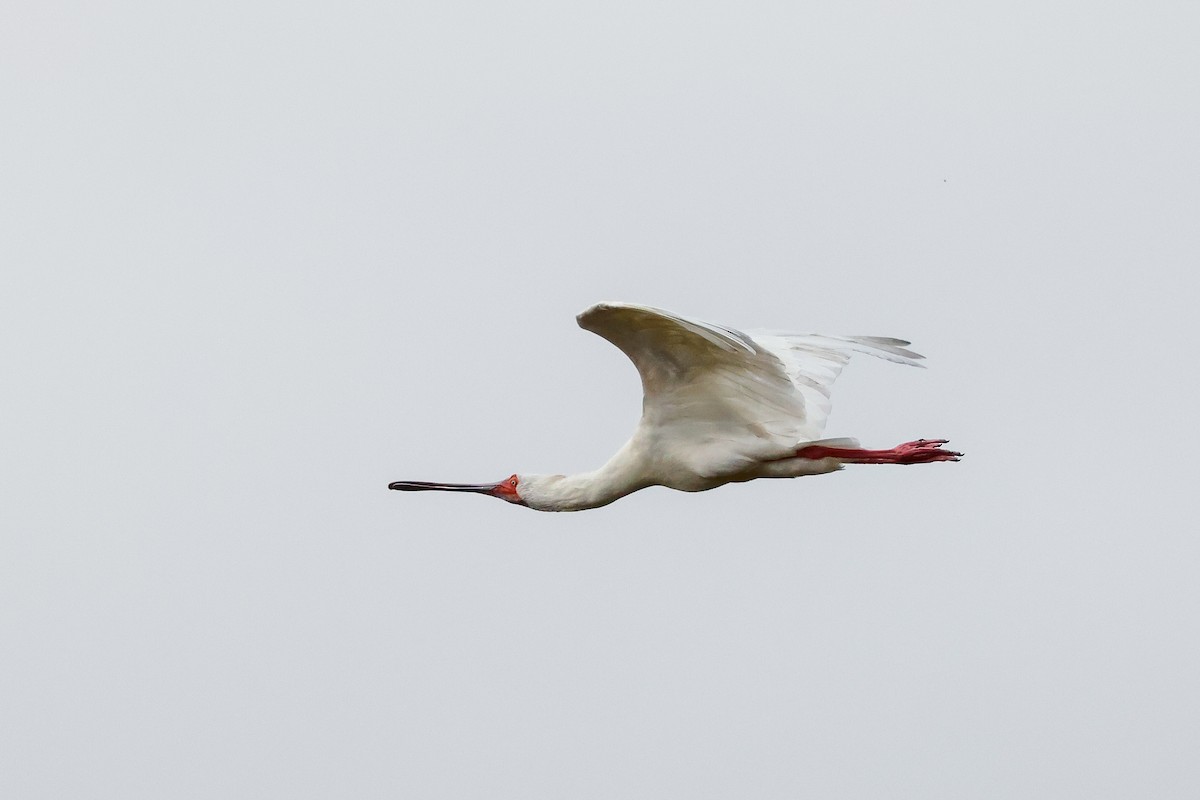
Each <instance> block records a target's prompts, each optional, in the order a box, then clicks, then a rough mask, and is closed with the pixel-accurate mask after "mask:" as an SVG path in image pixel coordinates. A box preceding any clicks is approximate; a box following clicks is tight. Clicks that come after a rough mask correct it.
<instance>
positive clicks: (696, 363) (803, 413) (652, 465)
mask: <svg viewBox="0 0 1200 800" xmlns="http://www.w3.org/2000/svg"><path fill="white" fill-rule="evenodd" d="M576 319H577V321H578V322H579V327H581V328H583V329H585V330H589V331H592V332H593V333H597V334H599V335H600V336H603V337H604V338H605V339H607V340H608V341H610V342H612V343H613V344H615V345H616V346H617V347H619V348H620V349H621V350H622V351H623V352H624V353H625V355H627V356H629V359H630V360H631V361H632V362H633V364H634V366H635V367H637V370H638V373H639V374H640V375H641V377H642V391H643V395H644V397H643V400H642V418H641V420H640V422H639V423H638V426H637V429H636V430H635V431H634V433H633V436H632V438H630V440H629V441H628V442H626V443H625V446H624V447H622V448H621V449H620V450H618V451H617V453H616V455H614V456H613V457H612V458H611V459H610V460H609V461H608V463H607V464H605V465H604V466H603V467H601V468H600V469H598V470H594V471H592V472H585V473H581V474H578V475H523V474H517V475H512V476H510V477H508V478H506V479H505V480H503V481H500V482H499V483H476V484H464V483H429V482H425V481H396V482H395V483H392V484H389V486H388V488H389V489H399V490H400V491H407V492H412V491H427V490H439V491H449V492H476V493H479V494H486V495H491V496H492V497H499V498H501V499H503V500H507V501H508V502H510V503H515V504H517V505H523V506H527V507H528V508H533V509H536V510H538V511H581V510H584V509H588V508H598V507H600V506H605V505H608V504H609V503H611V502H613V501H614V500H618V499H620V498H621V497H624V496H625V495H627V494H631V493H632V492H636V491H638V490H639V489H645V488H646V487H648V486H668V487H670V488H672V489H678V490H680V491H684V492H702V491H705V490H707V489H715V488H716V487H718V486H722V485H724V484H726V483H733V482H740V481H749V480H753V479H755V478H797V477H800V476H803V475H820V474H823V473H826V472H834V471H836V470H839V469H841V468H842V466H843V465H845V464H923V463H927V462H932V461H957V460H958V459H959V457H960V456H962V453H956V452H954V451H952V450H943V449H942V445H943V444H946V443H947V441H948V440H946V439H918V440H916V441H914V442H906V443H904V444H901V445H897V446H896V447H893V448H890V449H888V450H864V449H862V448H861V447H860V446H859V443H858V441H857V440H855V439H822V438H820V437H821V432H822V430H824V428H825V420H826V418H827V417H828V416H829V408H830V402H829V390H830V387H831V386H832V384H833V382H834V380H835V379H836V378H837V376H838V374H839V373H840V372H841V371H842V367H844V366H845V365H846V362H848V361H849V360H850V355H851V354H852V353H866V354H867V355H872V356H876V357H878V358H883V359H887V360H888V361H894V362H896V363H898V364H908V365H911V366H921V364H919V363H918V360H919V359H921V358H923V356H920V355H917V354H916V353H914V352H912V351H911V350H906V349H905V347H906V346H907V345H908V344H909V343H908V342H906V341H904V340H902V339H889V338H883V337H876V336H821V335H818V334H791V333H772V332H768V331H754V332H753V333H752V334H745V333H742V332H741V331H737V330H734V329H733V328H727V327H725V326H724V325H714V324H712V323H709V322H701V321H699V320H694V319H689V318H687V317H681V316H678V315H676V314H672V313H670V312H667V311H662V310H660V309H657V308H649V307H647V306H638V305H631V304H628V303H599V304H597V305H594V306H592V307H591V308H589V309H587V310H586V311H584V312H583V313H582V314H580V315H579V316H578V317H577V318H576Z"/></svg>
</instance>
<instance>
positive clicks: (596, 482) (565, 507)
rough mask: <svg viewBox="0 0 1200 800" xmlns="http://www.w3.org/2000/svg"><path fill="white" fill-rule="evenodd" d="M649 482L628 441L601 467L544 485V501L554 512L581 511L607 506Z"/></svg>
mask: <svg viewBox="0 0 1200 800" xmlns="http://www.w3.org/2000/svg"><path fill="white" fill-rule="evenodd" d="M651 483H652V482H651V481H648V480H647V479H646V478H645V476H644V474H643V470H642V469H641V460H640V459H639V458H638V457H637V455H636V453H635V451H634V448H633V447H632V442H631V443H628V444H626V445H625V446H624V447H622V448H621V449H620V450H618V451H617V454H616V455H614V456H613V457H612V458H610V459H609V460H608V463H607V464H605V465H604V466H603V467H600V469H597V470H592V471H591V472H580V473H578V474H576V475H563V476H561V477H558V478H557V480H555V481H554V482H553V483H551V484H549V485H548V486H547V487H546V489H547V490H548V491H547V494H548V495H549V497H548V498H547V500H548V501H549V503H550V504H551V505H553V510H554V511H583V510H585V509H588V508H599V507H600V506H606V505H608V504H609V503H611V502H613V501H614V500H619V499H620V498H622V497H624V496H625V495H627V494H631V493H633V492H636V491H637V490H638V489H644V488H646V487H647V486H649V485H651Z"/></svg>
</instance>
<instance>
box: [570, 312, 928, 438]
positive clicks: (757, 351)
mask: <svg viewBox="0 0 1200 800" xmlns="http://www.w3.org/2000/svg"><path fill="white" fill-rule="evenodd" d="M577 320H578V322H579V326H580V327H581V328H583V329H585V330H589V331H592V332H593V333H596V334H598V335H600V336H603V337H604V338H605V339H608V340H609V341H610V342H612V343H613V344H614V345H616V346H617V347H618V348H620V349H621V351H622V352H624V353H625V355H627V356H628V357H629V359H630V360H631V361H632V362H633V364H634V366H635V367H637V370H638V373H639V374H640V375H641V379H642V390H643V393H644V395H645V398H644V401H643V420H644V421H645V422H648V423H652V424H656V425H659V426H663V427H675V426H686V428H687V431H686V433H687V436H689V437H691V438H696V437H702V438H705V439H709V440H714V441H715V440H729V439H743V438H747V437H748V438H749V439H751V440H757V441H758V443H760V444H761V445H763V446H764V447H766V448H767V449H776V448H778V449H779V450H780V451H785V450H787V449H790V448H792V447H794V445H795V444H796V443H797V442H803V441H811V440H813V439H816V438H819V436H820V433H821V430H822V429H823V428H824V425H825V419H826V418H827V416H828V414H829V388H830V386H831V385H832V383H833V381H834V379H836V378H837V376H838V374H839V373H840V372H841V369H842V367H843V366H845V364H846V362H847V361H848V360H849V358H850V354H851V353H852V352H864V353H869V354H871V355H876V356H879V357H882V358H888V359H889V360H893V361H899V362H901V363H907V364H914V363H915V359H919V358H920V356H918V355H917V354H916V353H913V352H911V351H908V350H904V349H903V346H904V345H906V344H908V343H907V342H903V341H901V340H899V339H882V338H877V337H831V336H818V335H815V334H803V335H797V334H778V333H769V332H761V333H759V332H756V333H755V334H754V335H753V336H751V335H747V334H745V333H742V332H741V331H738V330H735V329H733V328H728V327H725V326H723V325H715V324H713V323H709V322H702V321H700V320H695V319H689V318H687V317H681V316H678V315H676V314H672V313H670V312H667V311H662V310H660V309H657V308H650V307H647V306H638V305H631V304H627V303H599V304H597V305H594V306H592V307H591V308H589V309H587V310H586V311H584V312H583V313H582V314H580V315H579V316H578V318H577Z"/></svg>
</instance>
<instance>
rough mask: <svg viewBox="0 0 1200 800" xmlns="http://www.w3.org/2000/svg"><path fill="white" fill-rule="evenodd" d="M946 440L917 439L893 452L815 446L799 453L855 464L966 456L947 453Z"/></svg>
mask: <svg viewBox="0 0 1200 800" xmlns="http://www.w3.org/2000/svg"><path fill="white" fill-rule="evenodd" d="M947 441H948V440H946V439H917V440H916V441H915V442H905V443H904V444H898V445H896V446H895V447H893V448H892V449H891V450H855V449H851V448H848V447H826V446H825V445H820V444H811V445H809V446H808V447H801V448H800V449H799V450H797V451H796V455H797V456H798V457H800V458H812V459H818V458H837V459H840V460H842V461H847V462H849V463H851V464H925V463H928V462H931V461H958V459H960V458H961V457H962V453H956V452H955V451H953V450H943V449H942V445H944V444H946V443H947Z"/></svg>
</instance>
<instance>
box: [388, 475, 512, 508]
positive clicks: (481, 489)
mask: <svg viewBox="0 0 1200 800" xmlns="http://www.w3.org/2000/svg"><path fill="white" fill-rule="evenodd" d="M524 481H525V478H522V477H521V476H520V475H510V476H508V477H507V478H505V479H504V480H502V481H500V482H499V483H432V482H429V481H395V482H394V483H389V484H388V488H389V489H396V490H397V491H401V492H473V493H475V494H486V495H488V496H490V497H499V498H500V499H501V500H506V501H508V502H509V503H515V504H517V505H519V506H523V505H527V503H526V502H525V499H524V498H523V497H522V496H521V490H522V489H523V488H524Z"/></svg>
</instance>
